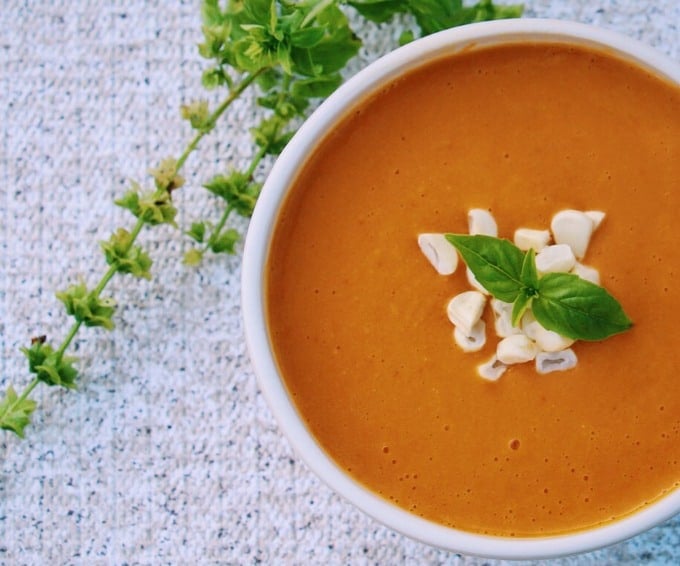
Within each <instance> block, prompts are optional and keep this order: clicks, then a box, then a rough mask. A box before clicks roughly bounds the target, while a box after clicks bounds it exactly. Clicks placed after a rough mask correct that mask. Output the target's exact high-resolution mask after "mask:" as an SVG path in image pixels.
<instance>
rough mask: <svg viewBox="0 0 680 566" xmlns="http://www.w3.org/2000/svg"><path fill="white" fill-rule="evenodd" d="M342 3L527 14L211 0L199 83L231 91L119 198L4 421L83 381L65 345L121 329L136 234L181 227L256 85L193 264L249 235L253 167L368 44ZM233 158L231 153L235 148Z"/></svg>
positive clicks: (276, 149) (136, 268) (32, 354)
mask: <svg viewBox="0 0 680 566" xmlns="http://www.w3.org/2000/svg"><path fill="white" fill-rule="evenodd" d="M344 6H351V7H353V8H354V9H356V10H357V11H358V12H359V14H360V15H362V16H363V17H364V18H366V19H368V20H372V21H375V22H386V21H388V20H390V19H391V18H392V17H393V16H394V15H396V14H399V13H403V14H411V15H413V16H414V18H415V22H416V26H417V28H418V29H417V30H405V31H404V33H403V34H402V36H403V38H404V41H406V40H410V39H413V38H414V37H417V36H420V35H428V34H430V33H433V32H435V31H440V30H443V29H446V28H450V27H453V26H456V25H460V24H464V23H470V22H475V21H483V20H494V19H500V18H512V17H519V16H521V14H522V6H521V5H511V6H495V5H494V4H493V2H492V1H491V0H481V1H480V2H478V3H477V4H475V5H474V6H470V7H464V6H463V3H462V2H461V1H460V0H355V1H346V0H300V1H296V2H292V1H290V0H229V1H227V2H220V1H219V0H204V2H203V3H202V7H201V9H202V14H203V23H204V26H203V35H204V40H203V42H202V43H201V44H200V45H199V46H198V50H199V53H200V54H201V56H202V57H204V58H205V59H206V60H208V61H210V63H211V66H210V67H209V68H208V69H207V70H206V71H205V72H204V73H203V76H202V84H203V86H204V87H205V88H206V89H207V90H211V91H212V90H217V89H222V90H223V91H224V92H225V94H224V96H223V99H222V101H221V102H220V103H219V104H217V106H215V108H214V109H211V108H210V106H209V104H208V102H206V101H204V100H200V101H194V102H190V103H188V104H185V105H183V106H182V107H181V108H180V113H181V117H182V118H183V119H185V120H186V121H187V122H188V123H189V125H190V126H191V128H192V130H193V133H192V136H191V138H190V139H189V141H188V143H187V145H186V147H185V149H184V151H183V152H182V153H181V154H180V155H179V157H177V158H174V157H169V158H166V159H163V160H162V161H160V163H159V164H158V166H157V167H155V168H154V169H152V170H151V171H150V173H151V175H152V176H153V186H152V187H150V188H148V189H146V188H143V187H142V186H141V185H140V184H138V183H134V182H133V183H132V184H131V187H130V189H129V191H128V192H127V193H126V194H125V195H123V197H122V198H120V199H118V200H117V201H116V204H117V205H119V206H121V207H122V208H125V209H127V210H128V211H129V212H130V213H131V214H132V215H133V216H134V218H135V220H134V221H133V223H132V226H131V227H130V229H129V230H128V229H125V228H118V229H117V230H115V231H114V232H113V233H112V235H111V236H110V238H109V239H108V240H107V241H104V242H101V248H102V250H103V252H104V256H105V260H106V263H107V264H108V268H107V269H106V270H105V271H104V274H103V275H102V277H101V279H100V280H99V282H98V283H97V284H96V285H95V286H93V287H87V286H86V285H85V284H84V283H80V284H77V285H71V286H69V287H68V288H67V289H66V290H65V291H63V292H60V293H58V294H57V297H58V298H59V300H61V302H63V303H64V306H65V307H66V311H67V314H69V315H70V316H71V317H73V322H72V324H71V326H70V327H69V328H68V329H67V330H66V333H65V337H64V338H63V340H62V342H61V344H60V345H59V346H58V347H57V348H55V347H53V346H52V345H50V344H49V343H47V342H46V338H45V337H43V336H41V337H40V338H39V339H34V341H33V344H32V346H31V348H23V349H22V351H23V353H24V355H25V356H26V357H27V358H28V366H29V367H28V370H29V372H30V373H31V374H32V380H31V381H30V382H29V384H28V385H27V386H26V387H25V388H24V390H23V391H22V392H21V394H17V392H16V390H15V389H14V387H13V386H12V385H8V386H7V389H6V391H5V396H4V398H0V429H5V430H9V431H12V432H14V433H15V434H17V435H18V436H20V437H23V436H24V429H25V427H26V426H27V425H28V424H30V420H31V415H32V413H33V412H34V410H35V407H36V403H35V401H32V400H31V399H29V396H30V395H31V393H32V392H33V390H34V389H35V388H36V387H37V386H38V385H39V384H40V383H43V384H46V385H56V386H61V387H65V388H67V389H74V388H75V387H76V379H77V377H78V371H77V369H76V368H75V367H74V366H73V363H74V362H75V361H76V359H75V358H73V357H70V356H67V355H65V353H66V350H67V349H68V348H69V347H70V345H71V343H72V341H73V340H74V339H75V337H76V336H77V334H78V332H79V330H80V329H81V327H82V326H98V327H101V328H104V329H107V330H110V329H111V328H113V326H114V323H113V320H112V317H113V315H114V313H115V308H116V305H115V302H114V301H113V299H111V298H110V297H102V296H101V294H102V292H103V291H104V289H105V288H106V287H107V285H108V283H109V281H110V280H111V279H112V278H113V277H114V276H116V275H124V274H129V275H132V276H133V277H137V278H144V279H150V278H151V272H150V269H151V265H152V260H151V258H150V256H149V255H148V254H147V253H146V252H145V251H144V249H143V248H142V247H141V246H139V245H137V239H138V237H139V236H140V235H141V233H142V231H143V230H144V229H145V228H148V227H154V226H158V225H160V224H164V225H170V226H172V227H177V225H176V222H175V218H176V216H177V212H178V211H177V208H176V207H175V204H174V203H173V199H172V193H173V192H174V191H175V190H177V189H179V188H180V187H181V186H182V185H183V184H184V179H183V178H182V177H181V175H180V174H179V173H180V171H181V170H182V168H183V166H184V164H185V162H186V160H187V159H188V158H189V156H190V155H191V154H192V153H193V152H194V151H195V150H196V148H197V147H198V145H199V143H200V142H201V140H202V139H203V138H204V137H205V136H206V135H207V134H209V133H210V132H211V131H212V130H214V129H215V127H216V125H217V123H218V121H219V120H220V118H221V117H222V116H223V115H224V114H225V113H227V111H228V110H229V109H231V108H232V105H233V104H234V102H235V101H236V100H238V99H239V98H240V97H241V96H242V95H243V94H244V93H245V92H246V91H248V90H252V89H257V91H258V96H257V98H256V101H257V105H258V107H259V110H260V118H261V121H260V123H259V124H258V125H257V126H255V127H254V128H253V129H252V130H251V134H252V139H253V148H252V149H253V150H252V156H251V158H250V162H249V164H248V165H247V166H245V167H244V168H243V169H240V170H239V169H232V168H230V169H229V170H228V171H226V172H225V173H223V174H219V175H217V176H215V177H214V178H212V179H211V180H210V181H208V182H206V183H205V185H204V187H205V188H206V189H207V190H208V191H210V192H211V193H212V194H213V195H215V196H216V197H217V198H218V199H219V200H220V201H221V202H222V205H221V209H222V210H221V212H219V218H218V220H217V222H215V223H213V222H210V221H208V220H195V221H192V222H191V227H190V228H189V229H188V230H185V234H186V235H187V236H188V237H189V238H190V239H191V240H192V242H193V244H192V245H193V247H192V248H191V249H189V250H188V251H187V252H186V253H185V255H184V263H185V264H188V265H196V264H199V263H200V262H201V261H202V260H203V258H204V257H205V255H206V254H207V253H214V254H222V253H228V254H233V253H236V244H237V243H238V241H239V239H240V234H239V233H238V231H237V230H236V229H235V228H233V227H229V226H228V221H229V219H230V218H231V216H232V213H236V214H238V215H240V216H242V217H245V218H248V217H250V216H251V214H252V212H253V209H254V207H255V204H256V202H257V198H258V196H259V192H260V188H261V186H262V182H261V180H260V179H256V174H257V173H260V174H262V169H263V168H264V167H263V165H265V159H266V158H272V157H276V156H277V155H278V154H279V153H280V152H281V151H282V150H283V148H284V147H285V145H286V144H287V143H288V141H289V140H290V139H291V137H292V135H293V133H294V132H295V130H296V129H297V127H298V125H299V123H300V121H301V120H304V119H305V118H306V117H307V116H308V115H309V113H310V112H311V110H312V109H313V107H314V102H315V100H317V99H320V98H324V97H326V96H328V95H329V94H331V93H332V92H333V91H334V90H335V89H336V88H337V87H338V86H339V85H340V83H341V82H342V75H341V71H343V70H344V69H345V67H346V65H347V63H348V62H349V60H350V59H352V58H353V57H354V55H356V53H357V52H358V51H359V48H360V47H361V39H360V38H359V37H358V36H357V35H356V34H355V33H354V31H353V30H352V28H351V26H350V19H349V18H348V17H347V15H346V11H347V10H346V9H344ZM227 160H228V161H233V158H230V157H229V156H227Z"/></svg>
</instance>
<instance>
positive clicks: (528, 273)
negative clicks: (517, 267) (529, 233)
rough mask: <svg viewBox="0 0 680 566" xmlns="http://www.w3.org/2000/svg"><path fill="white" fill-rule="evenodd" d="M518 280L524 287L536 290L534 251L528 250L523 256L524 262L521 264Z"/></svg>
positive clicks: (536, 273)
mask: <svg viewBox="0 0 680 566" xmlns="http://www.w3.org/2000/svg"><path fill="white" fill-rule="evenodd" d="M520 278H521V279H522V283H523V284H524V286H525V287H528V288H529V289H532V290H533V291H536V290H537V289H538V272H537V271H536V250H534V249H533V248H530V249H529V251H528V252H527V253H525V254H524V261H523V262H522V271H521V272H520Z"/></svg>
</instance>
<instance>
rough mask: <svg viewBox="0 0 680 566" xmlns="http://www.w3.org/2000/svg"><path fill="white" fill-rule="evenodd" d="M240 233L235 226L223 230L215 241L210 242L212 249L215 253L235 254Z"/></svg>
mask: <svg viewBox="0 0 680 566" xmlns="http://www.w3.org/2000/svg"><path fill="white" fill-rule="evenodd" d="M239 238H240V235H239V233H238V231H236V230H234V229H233V228H229V229H228V230H225V231H224V232H221V233H220V234H219V236H217V238H215V241H214V242H211V243H210V250H211V251H212V252H213V253H216V254H219V253H228V254H233V253H235V252H236V243H237V242H238V241H239Z"/></svg>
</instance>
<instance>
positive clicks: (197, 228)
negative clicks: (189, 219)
mask: <svg viewBox="0 0 680 566" xmlns="http://www.w3.org/2000/svg"><path fill="white" fill-rule="evenodd" d="M206 229H207V226H206V224H205V222H193V223H192V224H191V229H190V230H188V231H187V232H186V234H187V236H189V237H190V238H191V239H192V240H194V241H195V242H197V243H199V244H202V243H203V240H204V238H205V232H206Z"/></svg>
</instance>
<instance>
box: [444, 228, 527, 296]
mask: <svg viewBox="0 0 680 566" xmlns="http://www.w3.org/2000/svg"><path fill="white" fill-rule="evenodd" d="M446 239H447V240H448V241H449V242H451V244H452V245H453V246H454V247H455V248H456V249H457V250H458V252H459V253H460V255H461V256H462V257H463V260H464V261H465V263H466V264H467V266H468V267H469V268H470V271H472V273H473V274H474V276H475V278H476V279H477V281H479V283H480V285H482V287H484V288H485V289H486V290H487V291H488V292H489V293H491V294H492V295H493V296H494V297H496V298H497V299H500V300H501V301H505V302H506V303H514V302H515V299H516V298H517V296H518V295H519V292H520V291H521V290H522V288H523V287H524V285H523V284H522V276H521V273H522V262H523V261H524V254H523V253H522V251H521V250H520V249H519V248H518V247H517V246H515V245H513V244H512V243H511V242H509V241H508V240H502V239H499V238H494V237H492V236H481V235H476V236H468V235H464V234H446Z"/></svg>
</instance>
